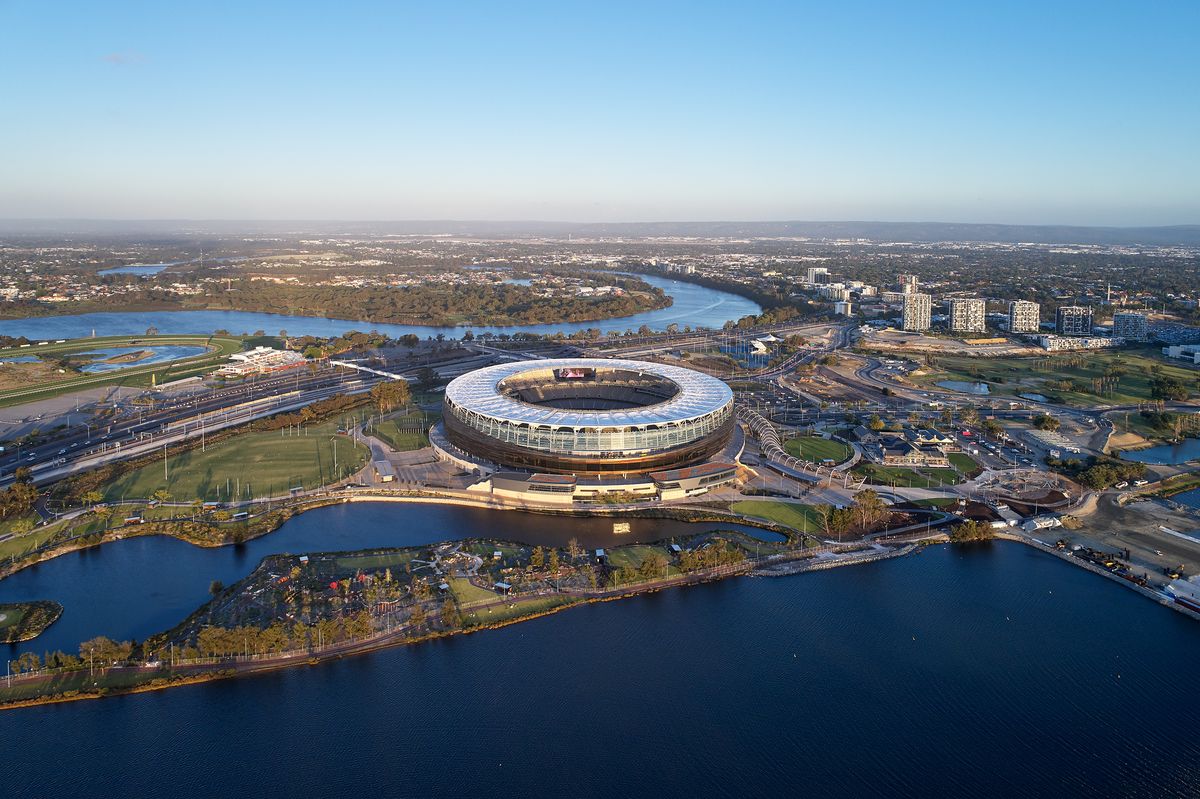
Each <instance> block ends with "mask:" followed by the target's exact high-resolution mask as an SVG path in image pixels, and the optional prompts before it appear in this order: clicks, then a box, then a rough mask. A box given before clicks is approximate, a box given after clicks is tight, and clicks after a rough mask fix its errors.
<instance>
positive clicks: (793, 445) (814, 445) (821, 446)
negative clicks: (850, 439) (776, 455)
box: [783, 436, 853, 463]
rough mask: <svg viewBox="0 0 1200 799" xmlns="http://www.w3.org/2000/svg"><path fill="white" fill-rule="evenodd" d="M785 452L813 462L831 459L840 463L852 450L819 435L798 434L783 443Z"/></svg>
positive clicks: (839, 442) (847, 457)
mask: <svg viewBox="0 0 1200 799" xmlns="http://www.w3.org/2000/svg"><path fill="white" fill-rule="evenodd" d="M783 448H784V449H785V450H787V453H788V454H789V455H791V456H793V457H796V458H803V459H804V460H807V461H812V462H813V463H820V462H821V461H823V460H826V459H828V460H832V461H836V462H837V463H841V462H842V461H845V460H847V459H849V457H850V455H851V454H852V452H853V450H852V449H850V447H849V446H847V445H846V444H843V443H842V442H841V441H833V440H832V439H824V438H821V437H820V436H798V437H796V438H790V439H788V440H787V441H785V442H784V443H783Z"/></svg>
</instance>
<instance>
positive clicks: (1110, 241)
mask: <svg viewBox="0 0 1200 799" xmlns="http://www.w3.org/2000/svg"><path fill="white" fill-rule="evenodd" d="M65 234H75V235H107V236H120V235H139V234H142V235H144V234H152V235H159V236H161V235H180V234H182V235H196V234H273V235H362V236H365V235H374V236H380V235H383V236H386V235H396V236H423V235H429V236H435V235H452V236H476V237H481V238H493V237H504V238H510V237H518V238H519V237H562V238H566V237H567V236H568V235H573V236H580V237H589V238H591V237H606V238H611V237H622V238H633V239H636V238H647V237H670V236H686V237H699V238H712V237H727V238H783V237H791V238H794V237H805V238H818V239H822V238H823V239H860V238H861V239H870V240H872V241H893V242H906V241H908V242H937V241H969V242H1002V243H1020V242H1027V243H1031V244H1103V245H1137V244H1140V245H1149V246H1200V225H1173V226H1167V227H1079V226H1070V225H991V224H977V223H960V222H597V223H576V222H493V221H466V220H426V221H420V220H412V221H395V222H388V221H363V222H340V221H320V220H293V221H255V220H247V221H236V220H148V221H136V220H130V221H124V220H92V219H61V220H60V219H55V220H41V219H8V220H3V219H0V235H9V236H14V235H15V236H20V235H33V236H46V235H65Z"/></svg>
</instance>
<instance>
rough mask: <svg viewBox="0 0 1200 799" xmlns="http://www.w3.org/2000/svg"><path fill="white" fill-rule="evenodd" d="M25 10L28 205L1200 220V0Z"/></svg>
mask: <svg viewBox="0 0 1200 799" xmlns="http://www.w3.org/2000/svg"><path fill="white" fill-rule="evenodd" d="M184 6H185V4H182V3H165V2H161V0H160V1H159V2H146V3H134V2H118V1H115V0H114V1H113V2H104V3H96V2H78V3H56V2H53V1H52V0H29V2H25V1H23V0H16V1H15V2H14V1H13V0H0V31H3V32H4V35H3V43H4V44H3V47H0V113H2V114H3V120H2V121H3V124H0V217H90V218H194V219H203V218H220V219H236V218H247V219H304V218H308V219H413V218H416V219H435V218H456V219H544V220H577V221H650V220H706V219H747V220H749V219H882V220H940V221H972V222H976V221H979V222H1010V223H1062V224H1114V225H1144V224H1186V223H1198V222H1200V59H1197V57H1196V47H1197V44H1196V42H1197V39H1196V37H1197V31H1198V30H1200V24H1198V23H1200V2H1196V1H1195V0H1187V1H1186V2H1176V3H1172V2H1161V3H1134V2H1130V3H1106V2H1103V1H1102V0H1100V1H1097V0H1093V2H1086V3H1084V2H1081V3H1068V2H1058V3H1045V2H1029V3H1024V2H995V3H993V4H992V6H991V7H990V8H986V9H985V8H982V7H981V4H977V3H962V2H958V3H949V2H947V3H918V2H903V3H900V2H891V3H851V2H827V3H804V2H786V3H747V2H729V3H724V4H717V3H702V2H687V3H652V2H643V3H629V4H623V3H617V2H604V3H596V4H594V5H590V6H588V7H585V6H584V5H583V4H581V3H572V2H554V3H501V2H490V3H470V2H460V1H457V0H456V2H452V3H451V2H430V3H420V4H418V3H364V2H320V3H304V2H295V1H294V0H293V2H279V3H273V2H230V3H221V2H205V3H194V4H186V6H187V7H186V8H185V7H184Z"/></svg>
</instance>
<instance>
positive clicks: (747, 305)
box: [0, 275, 762, 341]
mask: <svg viewBox="0 0 1200 799" xmlns="http://www.w3.org/2000/svg"><path fill="white" fill-rule="evenodd" d="M639 277H641V278H642V279H643V280H645V281H646V282H647V283H649V284H650V285H652V286H657V287H659V288H661V289H663V291H665V292H666V293H667V294H669V295H670V296H671V297H672V298H673V299H674V302H673V303H672V305H671V306H670V307H669V308H659V309H658V310H654V311H646V312H645V313H639V314H634V315H633V316H624V317H620V318H616V319H602V320H599V321H595V322H556V323H552V324H543V325H521V326H512V327H498V326H488V325H463V326H460V327H433V326H430V325H390V324H382V323H378V322H371V321H353V320H347V319H322V318H319V317H311V316H286V315H283V314H268V313H253V312H249V311H140V312H139V311H131V312H111V313H87V314H74V315H65V316H41V317H37V318H33V319H5V320H0V335H6V336H14V337H15V336H26V337H27V338H31V339H37V340H51V341H53V340H55V339H60V338H82V337H84V336H90V335H92V332H93V331H94V332H95V333H96V335H98V336H117V335H131V334H138V333H145V332H146V330H148V329H149V328H151V327H155V328H158V332H159V333H162V334H184V333H195V334H208V333H212V332H213V331H215V330H228V331H229V332H231V333H252V332H254V331H256V330H263V331H265V332H267V333H269V334H271V335H274V334H276V333H278V332H279V331H280V330H286V331H287V332H288V333H289V334H290V335H293V336H306V335H307V336H338V335H341V334H342V333H345V332H346V331H347V330H362V331H366V330H378V331H380V332H381V333H386V334H387V335H389V336H391V337H393V338H396V337H399V336H403V335H406V334H408V333H415V334H416V335H418V336H420V337H422V338H425V337H427V336H436V335H438V334H442V335H445V336H446V337H447V338H459V337H461V336H462V334H463V333H465V332H467V331H468V330H470V331H472V332H474V333H475V334H479V333H484V332H491V333H497V334H499V333H510V334H511V333H516V332H519V331H524V332H528V333H574V332H576V331H579V330H587V329H588V328H599V329H600V330H603V331H604V332H606V333H607V332H609V331H612V330H619V331H625V330H637V329H638V328H639V327H641V326H642V325H648V326H649V327H650V328H651V329H653V330H664V329H665V328H666V326H667V325H669V324H671V323H676V324H678V325H679V326H680V327H681V328H682V327H684V326H687V325H690V326H691V327H693V328H696V327H710V328H716V329H719V328H720V327H721V326H722V325H724V324H725V322H727V321H729V320H731V319H733V320H736V319H740V318H741V317H743V316H747V315H749V314H757V313H760V312H761V311H762V308H761V307H760V306H759V305H758V303H755V302H753V301H752V300H748V299H746V298H745V297H741V296H738V295H737V294H731V293H729V292H727V291H717V290H716V289H711V288H707V287H705V286H698V285H696V284H695V283H685V282H684V281H681V280H669V279H667V278H662V277H654V276H649V275H639Z"/></svg>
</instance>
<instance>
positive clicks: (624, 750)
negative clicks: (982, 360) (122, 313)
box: [0, 543, 1200, 798]
mask: <svg viewBox="0 0 1200 799" xmlns="http://www.w3.org/2000/svg"><path fill="white" fill-rule="evenodd" d="M1197 662H1200V625H1197V624H1196V623H1195V622H1193V621H1191V620H1189V619H1186V618H1184V617H1183V616H1181V615H1180V614H1177V613H1173V612H1171V611H1168V610H1166V609H1164V608H1161V607H1158V606H1157V605H1155V604H1154V603H1152V602H1149V601H1147V600H1144V599H1142V598H1140V597H1138V596H1136V595H1134V594H1133V593H1132V592H1130V591H1129V590H1128V589H1125V588H1123V587H1121V586H1119V585H1117V584H1115V583H1112V582H1110V581H1108V580H1105V579H1103V578H1101V577H1098V576H1096V575H1093V574H1090V573H1088V572H1085V571H1083V570H1082V569H1078V568H1075V567H1073V566H1071V565H1069V564H1066V563H1063V562H1061V561H1059V560H1057V559H1055V558H1053V557H1050V556H1047V555H1044V554H1041V553H1037V552H1034V551H1032V550H1029V549H1027V548H1025V547H1022V546H1020V545H1018V544H1010V543H996V544H991V545H987V544H985V545H981V546H978V547H968V548H963V547H959V548H949V547H938V548H933V549H930V550H926V551H924V552H922V553H921V554H919V555H916V556H912V557H908V558H903V559H899V560H892V561H886V562H881V563H877V564H872V565H867V566H861V567H855V568H848V569H836V570H831V571H826V572H817V573H813V574H808V575H802V576H797V577H790V578H781V579H749V578H739V579H733V580H726V581H724V582H721V583H716V584H711V585H706V586H699V587H694V588H687V589H679V590H672V591H667V592H663V593H659V594H654V595H650V596H645V597H639V598H635V599H629V600H623V601H620V602H608V603H603V604H599V605H591V606H587V607H582V608H576V609H572V610H569V611H566V612H563V613H560V614H557V615H554V616H550V617H546V618H543V619H538V620H534V621H530V622H525V623H522V624H518V625H514V626H510V627H506V628H503V629H500V630H493V631H487V632H484V633H480V634H477V635H468V636H459V637H455V638H451V639H448V640H444V641H439V642H434V643H430V644H423V645H418V646H412V647H402V648H398V649H392V650H388V651H385V652H379V653H375V654H372V655H368V656H364V657H358V658H353V659H349V660H345V661H341V662H337V663H333V664H328V665H322V666H318V667H313V668H303V669H294V670H289V671H284V672H279V673H276V674H272V675H268V676H264V677H257V678H250V679H242V680H234V681H227V682H221V683H212V684H208V685H200V686H192V687H187V688H178V689H173V690H170V691H165V692H161V693H155V694H145V695H139V696H130V697H120V698H114V699H109V700H104V701H98V702H80V703H76V704H67V705H58V706H49V707H42V708H32V709H26V710H20V711H11V712H6V713H0V738H2V739H3V740H5V741H6V742H7V744H8V746H9V750H10V752H14V753H19V756H11V757H9V758H6V763H5V769H4V772H5V773H4V786H5V789H6V791H7V792H8V795H11V796H68V795H82V796H117V795H120V796H157V797H175V796H181V797H189V798H191V797H199V796H295V797H310V796H322V797H324V796H343V795H347V794H350V793H359V792H364V791H365V792H368V793H370V794H372V795H380V796H418V797H423V796H455V797H458V796H466V795H476V796H483V795H496V794H502V795H505V796H510V795H511V796H543V795H566V796H587V797H592V796H595V797H614V796H619V797H628V796H669V797H696V796H727V797H744V796H836V797H843V796H845V797H860V796H889V797H890V796H914V797H926V796H954V797H981V796H982V797H1013V796H1053V797H1097V796H1128V797H1185V796H1186V797H1194V796H1196V795H1197V794H1198V792H1200V744H1198V743H1197V737H1196V735H1195V734H1194V728H1195V725H1194V720H1195V719H1196V718H1197V712H1198V711H1200V698H1198V695H1197V692H1196V690H1195V670H1194V668H1193V665H1194V664H1195V663H1197Z"/></svg>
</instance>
